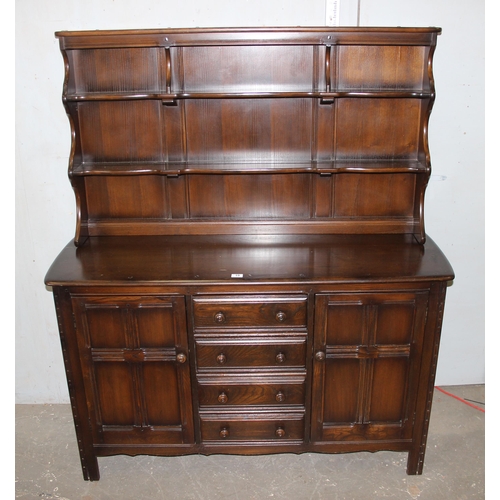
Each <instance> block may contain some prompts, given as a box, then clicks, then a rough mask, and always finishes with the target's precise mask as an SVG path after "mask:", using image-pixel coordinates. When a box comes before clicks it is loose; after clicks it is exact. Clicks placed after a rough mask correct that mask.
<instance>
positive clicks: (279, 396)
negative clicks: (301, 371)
mask: <svg viewBox="0 0 500 500" xmlns="http://www.w3.org/2000/svg"><path fill="white" fill-rule="evenodd" d="M285 399H286V397H285V393H284V392H283V391H278V392H277V394H276V401H278V403H283V401H285Z"/></svg>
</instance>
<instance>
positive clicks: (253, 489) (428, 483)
mask: <svg viewBox="0 0 500 500" xmlns="http://www.w3.org/2000/svg"><path fill="white" fill-rule="evenodd" d="M443 389H444V390H446V391H447V392H449V393H451V394H454V395H456V396H457V397H459V398H462V400H458V399H456V398H454V397H451V396H450V395H447V394H444V393H442V392H440V391H437V390H436V391H435V394H434V403H433V410H432V416H431V422H430V429H429V438H428V442H427V454H426V460H425V465H424V473H423V474H422V475H421V476H407V475H406V457H407V454H406V453H393V452H378V453H353V454H346V455H323V454H315V453H308V454H303V455H289V454H285V455H272V456H258V457H243V456H222V455H216V456H209V457H204V456H187V457H173V458H165V457H147V456H139V457H126V456H117V457H106V458H100V459H99V468H100V472H101V479H100V481H97V482H87V481H84V480H83V478H82V474H81V470H80V463H79V457H78V452H77V445H76V440H75V435H74V429H73V423H72V419H71V411H70V408H69V406H68V405H17V406H16V471H15V476H16V484H15V494H16V498H20V499H35V498H36V499H68V500H129V499H130V500H142V499H147V500H156V499H159V500H163V499H175V500H184V499H196V500H200V499H202V500H212V499H214V500H215V499H218V500H223V499H231V500H250V499H258V500H260V499H266V498H270V499H273V500H282V499H283V500H285V499H286V500H294V499H298V500H302V499H332V500H340V499H342V500H344V499H353V500H363V499H370V500H374V499H387V498H395V499H398V500H405V499H409V500H417V499H418V500H439V499H453V500H461V499H463V500H470V499H474V498H485V480H484V479H485V477H484V476H485V432H484V430H485V413H484V412H483V411H480V410H479V409H476V408H474V407H471V406H469V405H467V404H466V403H464V402H463V400H472V401H475V402H479V403H484V397H485V395H484V392H485V391H484V386H483V385H469V386H453V387H443ZM472 404H475V406H477V407H478V408H482V409H484V405H480V404H477V403H472Z"/></svg>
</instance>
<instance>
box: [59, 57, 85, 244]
mask: <svg viewBox="0 0 500 500" xmlns="http://www.w3.org/2000/svg"><path fill="white" fill-rule="evenodd" d="M61 53H62V56H63V60H64V82H63V99H62V100H63V105H64V109H65V111H66V115H67V116H68V120H69V125H70V133H71V146H70V154H69V162H68V177H69V180H70V182H71V186H72V187H73V191H74V193H75V202H76V230H75V238H74V243H75V245H76V246H79V245H81V244H82V242H83V241H85V239H86V238H87V237H88V231H87V229H86V227H87V224H86V220H87V209H86V202H85V196H84V194H83V193H84V190H85V184H84V181H83V179H76V178H75V177H74V176H73V168H74V165H75V160H76V159H77V158H79V157H81V153H80V147H79V144H78V141H77V137H78V134H77V130H76V129H77V126H78V125H77V124H78V120H77V116H76V109H75V107H76V106H77V104H70V103H68V101H67V100H66V95H67V94H68V92H69V91H70V90H69V87H70V72H71V67H70V58H69V56H68V52H67V51H66V50H63V49H61ZM83 221H85V222H83ZM83 228H85V229H83Z"/></svg>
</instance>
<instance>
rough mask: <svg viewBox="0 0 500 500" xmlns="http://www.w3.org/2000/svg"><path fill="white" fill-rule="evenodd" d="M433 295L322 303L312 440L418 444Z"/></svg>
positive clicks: (338, 298)
mask: <svg viewBox="0 0 500 500" xmlns="http://www.w3.org/2000/svg"><path fill="white" fill-rule="evenodd" d="M427 296H428V292H427V291H416V292H400V293H390V292H387V293H385V292H376V293H368V292H367V293H361V292H360V293H349V294H347V293H340V294H335V295H333V294H332V295H318V296H317V297H316V313H315V332H314V353H315V357H314V362H313V401H315V404H313V407H312V418H311V421H312V431H311V437H312V440H313V441H335V440H347V439H354V440H360V439H361V440H372V439H409V438H410V437H411V432H412V429H411V422H412V415H413V412H414V407H415V398H416V390H417V381H418V372H419V366H418V359H419V352H420V350H421V346H422V342H423V333H424V326H425V316H426V307H427ZM316 402H317V403H316ZM349 429H350V430H351V431H349Z"/></svg>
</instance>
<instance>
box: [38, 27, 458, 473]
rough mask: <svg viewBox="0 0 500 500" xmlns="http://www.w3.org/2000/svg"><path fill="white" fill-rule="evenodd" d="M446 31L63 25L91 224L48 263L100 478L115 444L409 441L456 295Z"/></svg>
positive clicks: (423, 432)
mask: <svg viewBox="0 0 500 500" xmlns="http://www.w3.org/2000/svg"><path fill="white" fill-rule="evenodd" d="M439 32H440V30H439V29H437V28H338V29H326V28H293V29H292V28H278V29H268V28H260V29H240V30H230V29H188V30H132V31H96V32H59V33H57V34H56V35H57V37H58V38H59V41H60V46H61V50H62V54H63V57H64V61H65V68H66V72H65V81H64V89H63V103H64V106H65V108H66V111H67V113H68V117H69V120H70V124H71V129H72V144H71V152H70V161H69V177H70V180H71V184H72V186H73V189H74V192H75V197H76V204H77V214H78V217H77V227H76V234H75V238H74V241H73V242H70V243H69V244H68V245H67V246H66V247H65V248H64V249H63V250H62V252H61V253H60V255H59V256H58V257H57V259H56V260H55V262H54V263H53V265H52V267H51V268H50V270H49V271H48V273H47V276H46V284H47V285H48V286H50V287H52V289H53V291H54V297H55V303H56V311H57V316H58V322H59V330H60V335H61V343H62V349H63V355H64V361H65V365H66V372H67V376H68V386H69V392H70V398H71V405H72V408H73V414H74V420H75V428H76V434H77V439H78V444H79V450H80V457H81V461H82V470H83V475H84V478H85V479H89V480H98V479H99V469H98V464H97V457H99V456H108V455H116V454H129V455H138V454H154V455H165V456H168V455H180V454H190V453H202V454H211V453H230V454H259V453H281V452H293V453H302V452H307V451H309V452H312V451H315V452H325V453H337V452H353V451H377V450H397V451H407V452H408V465H407V472H408V474H420V473H421V472H422V467H423V459H424V455H425V444H426V439H427V430H428V423H429V417H430V409H431V401H432V390H433V384H434V377H435V372H436V364H437V353H438V346H439V336H440V331H441V322H442V316H443V307H444V299H445V291H446V286H447V284H448V282H449V281H450V280H452V279H453V277H454V276H453V270H452V268H451V267H450V265H449V263H448V262H447V260H446V258H445V257H444V256H443V254H442V253H441V251H440V250H439V248H438V247H437V246H436V244H435V243H434V242H433V241H432V239H430V238H428V237H427V236H426V234H425V229H424V220H423V208H424V195H425V189H426V185H427V182H428V179H429V175H430V155H429V147H428V139H427V128H428V127H427V125H428V120H429V115H430V112H431V109H432V104H433V101H434V97H435V96H434V81H433V75H432V57H433V53H434V48H435V45H436V38H437V35H438V34H439Z"/></svg>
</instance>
